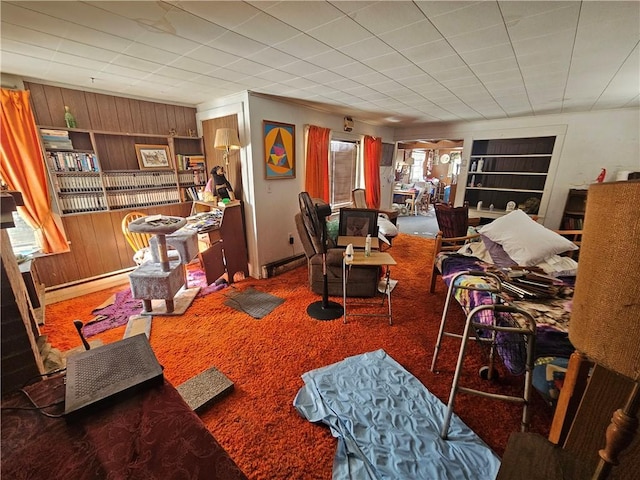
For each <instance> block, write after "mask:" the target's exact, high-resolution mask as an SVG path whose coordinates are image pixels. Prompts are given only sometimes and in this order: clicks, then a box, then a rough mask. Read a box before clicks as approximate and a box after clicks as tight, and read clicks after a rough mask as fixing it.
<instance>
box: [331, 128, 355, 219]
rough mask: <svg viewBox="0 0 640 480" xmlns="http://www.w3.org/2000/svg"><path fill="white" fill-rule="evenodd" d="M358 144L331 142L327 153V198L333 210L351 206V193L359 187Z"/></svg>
mask: <svg viewBox="0 0 640 480" xmlns="http://www.w3.org/2000/svg"><path fill="white" fill-rule="evenodd" d="M358 157H359V156H358V143H357V142H349V141H343V140H331V147H330V151H329V196H330V203H331V208H332V209H333V210H336V209H339V208H340V207H345V206H349V205H350V204H351V191H352V190H353V189H354V188H356V186H357V185H360V183H361V182H360V180H359V178H358Z"/></svg>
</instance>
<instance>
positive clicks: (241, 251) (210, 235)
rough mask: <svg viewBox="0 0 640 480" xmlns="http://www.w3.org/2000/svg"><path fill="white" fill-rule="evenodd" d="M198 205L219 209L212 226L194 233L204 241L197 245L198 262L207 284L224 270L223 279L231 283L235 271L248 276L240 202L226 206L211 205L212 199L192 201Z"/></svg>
mask: <svg viewBox="0 0 640 480" xmlns="http://www.w3.org/2000/svg"><path fill="white" fill-rule="evenodd" d="M196 203H197V204H198V207H209V210H211V209H212V208H217V209H220V210H222V212H223V216H222V222H221V223H220V226H219V227H218V228H213V229H211V230H207V231H205V232H202V233H199V234H198V239H199V240H200V241H201V242H203V243H204V245H205V246H204V247H203V248H201V249H200V262H201V263H202V268H203V269H204V273H205V276H206V278H207V285H210V284H212V283H213V282H215V281H216V280H218V279H219V278H220V277H221V276H222V275H224V274H225V273H226V274H227V277H228V278H227V281H228V282H229V283H233V281H234V276H236V274H241V275H244V276H245V277H248V276H249V259H248V258H249V257H248V251H247V240H246V236H245V231H244V216H243V212H242V204H241V203H240V202H239V201H237V202H233V203H231V204H229V205H227V206H225V207H224V208H223V207H217V206H213V205H212V202H194V205H195V204H196Z"/></svg>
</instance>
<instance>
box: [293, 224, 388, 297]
mask: <svg viewBox="0 0 640 480" xmlns="http://www.w3.org/2000/svg"><path fill="white" fill-rule="evenodd" d="M295 221H296V228H297V230H298V236H299V237H300V241H301V242H302V247H303V248H304V252H305V256H306V257H307V265H308V268H309V288H311V291H313V292H314V293H317V294H318V295H322V294H323V289H324V277H323V272H322V241H321V239H320V238H319V236H318V237H315V236H312V235H310V234H309V231H308V230H307V227H306V226H305V223H304V220H303V218H302V215H301V214H300V213H296V216H295ZM343 254H344V248H336V247H335V246H334V244H333V241H332V240H331V239H330V240H329V244H328V245H327V285H328V293H329V295H330V296H333V297H335V296H342V258H343ZM379 279H380V268H379V267H351V271H350V273H349V283H348V284H347V296H348V297H372V296H374V295H375V293H376V290H377V288H378V280H379Z"/></svg>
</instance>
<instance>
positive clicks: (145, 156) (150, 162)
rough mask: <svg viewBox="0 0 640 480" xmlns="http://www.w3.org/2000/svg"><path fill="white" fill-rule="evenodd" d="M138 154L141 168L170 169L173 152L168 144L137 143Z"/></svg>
mask: <svg viewBox="0 0 640 480" xmlns="http://www.w3.org/2000/svg"><path fill="white" fill-rule="evenodd" d="M135 147H136V156H137V157H138V165H139V166H140V169H141V170H145V169H146V170H170V169H171V168H173V166H172V164H171V154H170V152H169V146H168V145H144V144H139V143H136V145H135Z"/></svg>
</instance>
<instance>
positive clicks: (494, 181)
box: [465, 137, 555, 214]
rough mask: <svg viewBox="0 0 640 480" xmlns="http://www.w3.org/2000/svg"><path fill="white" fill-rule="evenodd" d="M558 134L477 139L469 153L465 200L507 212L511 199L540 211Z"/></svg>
mask: <svg viewBox="0 0 640 480" xmlns="http://www.w3.org/2000/svg"><path fill="white" fill-rule="evenodd" d="M554 143H555V137H534V138H513V139H497V140H476V141H474V142H473V146H472V151H471V156H470V157H469V171H468V173H467V185H466V187H465V201H466V202H468V203H469V206H470V207H476V205H477V204H478V202H482V206H483V210H488V209H489V206H490V205H493V206H494V211H496V212H504V211H505V210H506V208H507V204H508V203H509V202H514V203H515V204H516V207H523V206H524V207H525V208H527V209H528V210H529V211H528V212H527V213H530V214H537V213H538V208H539V205H540V201H541V199H542V196H543V194H544V189H545V184H546V181H547V175H548V172H549V166H550V164H551V157H552V152H553V146H554Z"/></svg>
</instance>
